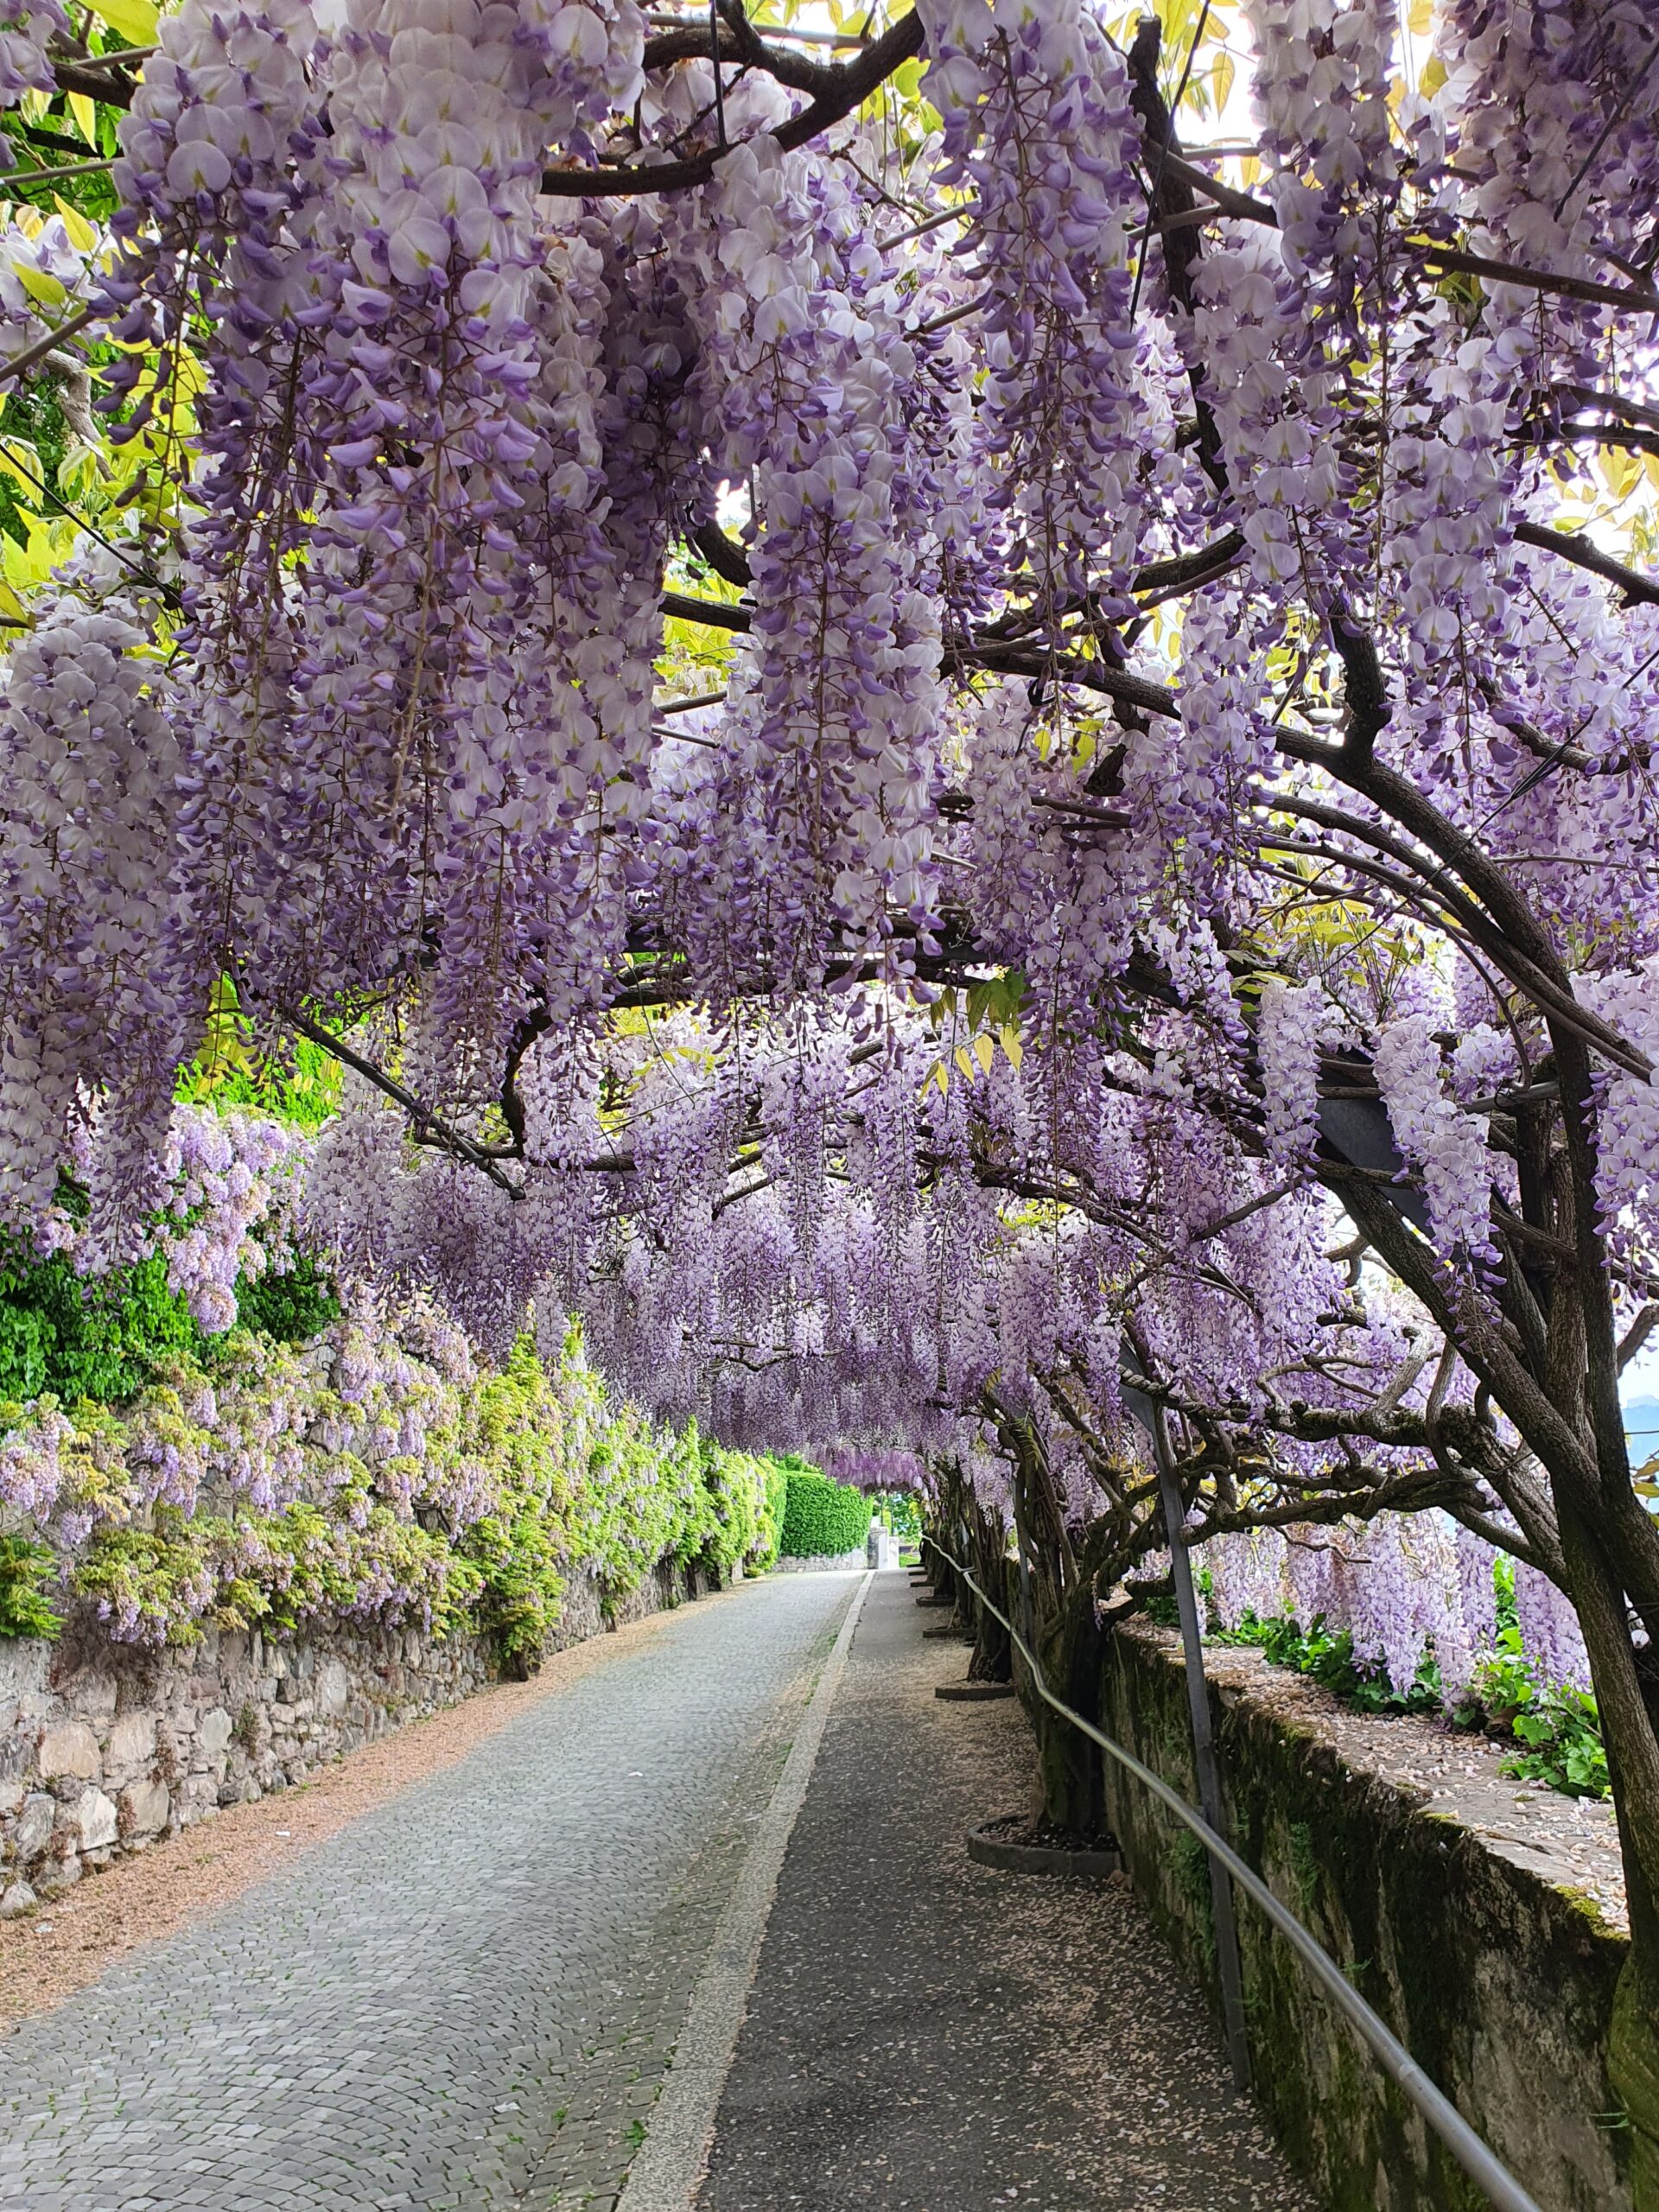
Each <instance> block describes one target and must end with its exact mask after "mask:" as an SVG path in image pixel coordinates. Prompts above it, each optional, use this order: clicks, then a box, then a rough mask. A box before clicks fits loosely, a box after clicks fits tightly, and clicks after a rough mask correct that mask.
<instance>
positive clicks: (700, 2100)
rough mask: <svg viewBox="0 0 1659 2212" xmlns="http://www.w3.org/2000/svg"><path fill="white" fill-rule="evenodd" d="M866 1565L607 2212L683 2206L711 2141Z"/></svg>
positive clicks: (864, 1585)
mask: <svg viewBox="0 0 1659 2212" xmlns="http://www.w3.org/2000/svg"><path fill="white" fill-rule="evenodd" d="M872 1572H873V1570H872V1569H870V1568H868V1567H867V1568H866V1569H865V1572H864V1578H863V1580H862V1581H861V1582H860V1584H859V1586H858V1588H857V1589H856V1590H855V1592H854V1593H853V1602H852V1604H851V1605H849V1607H848V1609H847V1618H846V1619H845V1620H844V1621H842V1624H841V1633H840V1635H839V1636H837V1637H836V1641H835V1645H834V1648H833V1649H831V1651H830V1654H829V1658H828V1659H826V1660H825V1662H824V1666H823V1674H822V1675H819V1677H818V1686H817V1688H816V1689H815V1690H814V1691H813V1693H812V1696H811V1699H810V1702H809V1703H808V1705H807V1708H806V1710H805V1712H804V1713H803V1714H802V1715H801V1725H800V1726H799V1728H798V1730H797V1732H796V1735H795V1740H794V1742H793V1743H792V1744H791V1746H790V1751H789V1757H788V1758H787V1759H785V1762H784V1770H783V1772H782V1774H781V1775H780V1776H779V1778H778V1786H777V1788H776V1789H774V1790H773V1791H772V1798H771V1802H769V1803H768V1805H767V1807H766V1811H765V1812H764V1813H762V1815H760V1825H759V1826H758V1827H757V1828H756V1830H755V1834H754V1840H753V1843H751V1844H750V1846H749V1847H748V1850H747V1852H746V1853H744V1858H743V1864H742V1866H741V1868H740V1869H739V1871H738V1877H737V1880H736V1883H735V1884H734V1886H733V1890H732V1894H731V1896H730V1897H728V1899H727V1901H726V1904H725V1908H724V1910H722V1911H721V1916H720V1921H719V1924H718V1925H717V1926H716V1928H715V1935H714V1941H713V1943H712V1944H711V1946H710V1948H709V1957H708V1960H707V1961H706V1963H705V1964H704V1966H703V1969H702V1973H701V1974H699V1975H698V1977H697V1981H696V1987H695V1988H694V1989H693V1990H692V1992H691V2002H690V2005H689V2006H688V2008H687V2011H686V2015H685V2025H684V2026H683V2028H682V2029H681V2031H680V2035H679V2040H678V2042H677V2044H675V2046H674V2063H673V2064H672V2065H671V2067H670V2068H669V2070H668V2072H667V2074H666V2075H664V2078H663V2088H662V2094H661V2095H660V2096H659V2097H658V2100H657V2102H656V2104H655V2105H654V2106H653V2107H652V2111H651V2113H650V2115H649V2132H648V2133H647V2134H646V2136H645V2141H644V2142H643V2143H642V2144H641V2145H640V2146H639V2151H638V2152H637V2153H636V2155H635V2158H634V2160H633V2164H632V2165H631V2166H630V2167H629V2168H628V2177H627V2179H626V2182H625V2183H623V2185H622V2194H621V2195H620V2196H619V2197H618V2199H617V2202H616V2212H690V2208H691V2207H692V2206H693V2205H695V2204H696V2199H697V2191H698V2190H699V2189H700V2188H701V2187H702V2176H703V2169H704V2167H705V2166H706V2164H707V2163H708V2158H709V2148H710V2146H711V2145H712V2143H713V2141H714V2134H715V2113H717V2112H718V2111H719V2109H720V2099H721V2091H722V2090H723V2089H724V2088H725V2087H726V2076H727V2075H728V2073H730V2071H731V2066H732V2060H733V2057H734V2056H735V2054H736V2050H737V2038H738V2036H739V2033H740V2032H741V2029H742V2026H743V2018H744V2014H745V2013H746V2012H747V2010H748V2002H749V1991H750V1989H751V1987H752V1986H753V1982H754V1977H755V1972H756V1969H757V1968H758V1967H759V1966H760V1946H761V1943H762V1942H763V1941H764V1940H765V1937H766V1923H767V1921H768V1920H769V1919H770V1918H771V1917H772V1903H773V1900H774V1899H775V1897H777V1894H778V1877H779V1874H780V1873H781V1872H783V1865H784V1853H785V1851H786V1850H787V1849H788V1847H789V1839H790V1835H791V1832H792V1831H793V1829H794V1826H795V1821H796V1816H797V1815H798V1813H799V1812H800V1809H801V1807H802V1805H803V1804H804V1802H805V1799H806V1786H807V1783H809V1782H810V1780H811V1778H812V1768H813V1765H814V1763H815V1762H816V1760H817V1756H818V1745H819V1744H820V1743H821V1742H822V1740H823V1727H824V1723H825V1721H826V1720H828V1719H829V1708H830V1707H831V1706H832V1705H833V1704H834V1703H835V1701H836V1690H837V1688H839V1687H840V1684H841V1678H842V1674H843V1673H844V1672H845V1671H846V1666H847V1654H848V1652H849V1649H851V1647H852V1641H853V1632H854V1630H855V1629H856V1628H857V1626H858V1617H859V1614H860V1613H861V1611H862V1610H863V1606H864V1599H865V1597H866V1595H867V1593H868V1590H869V1586H870V1577H871V1573H872Z"/></svg>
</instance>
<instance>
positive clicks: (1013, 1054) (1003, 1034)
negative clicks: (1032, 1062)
mask: <svg viewBox="0 0 1659 2212" xmlns="http://www.w3.org/2000/svg"><path fill="white" fill-rule="evenodd" d="M997 1035H998V1037H999V1038H1000V1039H1001V1042H1002V1049H1003V1051H1004V1052H1006V1053H1007V1056H1008V1065H1009V1066H1010V1067H1011V1068H1013V1069H1014V1071H1016V1073H1017V1072H1018V1071H1019V1066H1020V1060H1021V1058H1023V1056H1024V1053H1025V1047H1024V1046H1023V1045H1021V1043H1020V1032H1019V1030H1018V1029H1017V1028H1015V1027H1014V1024H1013V1022H1009V1023H1008V1025H1007V1027H1006V1028H1004V1029H999V1030H998V1031H997Z"/></svg>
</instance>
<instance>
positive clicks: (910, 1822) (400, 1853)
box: [0, 1575, 1306, 2212]
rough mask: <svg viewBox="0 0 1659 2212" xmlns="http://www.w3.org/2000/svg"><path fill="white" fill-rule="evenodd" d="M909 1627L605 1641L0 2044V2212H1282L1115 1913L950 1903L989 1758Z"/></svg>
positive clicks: (902, 1601)
mask: <svg viewBox="0 0 1659 2212" xmlns="http://www.w3.org/2000/svg"><path fill="white" fill-rule="evenodd" d="M860 1607H861V1608H862V1610H861V1611H858V1610H857V1609H858V1608H860ZM855 1614H856V1618H855ZM918 1618H919V1617H918V1615H917V1613H916V1611H915V1610H914V1608H913V1606H912V1604H911V1598H910V1592H909V1590H908V1588H907V1587H906V1585H905V1583H904V1580H903V1579H902V1578H901V1577H899V1576H897V1575H882V1576H878V1577H874V1578H873V1579H871V1580H869V1581H868V1583H867V1582H866V1580H865V1578H862V1577H857V1576H844V1575H833V1576H832V1575H823V1576H816V1575H815V1576H791V1577H779V1578H777V1579H775V1580H769V1581H766V1582H762V1583H760V1584H751V1585H747V1586H741V1587H740V1588H738V1589H736V1590H734V1591H732V1592H728V1593H725V1594H724V1595H722V1596H721V1597H718V1598H715V1599H706V1600H703V1601H702V1602H700V1603H699V1604H697V1605H694V1606H690V1607H686V1608H684V1609H683V1610H681V1611H678V1612H676V1613H674V1614H672V1615H671V1616H669V1617H667V1618H664V1620H663V1621H662V1622H661V1624H660V1626H659V1628H658V1629H657V1630H655V1631H654V1632H653V1633H652V1634H651V1635H650V1636H648V1637H641V1638H639V1640H637V1641H635V1640H632V1639H619V1648H618V1649H616V1651H615V1652H614V1655H613V1656H605V1657H604V1658H603V1659H602V1660H601V1663H599V1664H597V1665H595V1666H594V1667H593V1668H591V1669H588V1671H586V1672H585V1673H584V1674H583V1675H581V1676H580V1677H579V1678H578V1679H576V1680H575V1681H572V1682H571V1683H569V1685H568V1686H565V1687H563V1688H556V1689H555V1690H553V1691H552V1692H551V1693H550V1694H549V1695H548V1696H547V1697H546V1698H545V1699H543V1700H541V1701H540V1702H538V1703H537V1704H536V1705H535V1706H533V1707H531V1708H530V1709H528V1710H527V1711H526V1712H524V1713H523V1714H522V1715H520V1716H519V1717H518V1718H517V1719H514V1720H512V1722H511V1723H510V1724H509V1725H508V1726H506V1727H505V1729H504V1730H503V1731H502V1732H500V1733H499V1734H498V1735H495V1736H493V1737H491V1738H487V1739H486V1740H485V1741H484V1742H482V1743H480V1745H478V1747H477V1748H476V1749H474V1751H472V1752H471V1753H470V1754H469V1755H468V1756H467V1758H464V1759H463V1760H461V1762H460V1763H459V1764H456V1765H454V1766H452V1767H449V1768H448V1769H446V1770H443V1771H442V1772H441V1773H439V1774H436V1775H434V1776H432V1777H429V1778H428V1779H427V1780H425V1781H423V1782H421V1783H416V1785H414V1786H413V1787H411V1788H410V1789H406V1790H404V1792H403V1793H402V1794H401V1795H400V1796H397V1797H396V1798H395V1799H393V1800H392V1801H391V1802H389V1803H386V1804H384V1805H382V1806H380V1807H378V1808H377V1809H375V1810H373V1811H372V1812H369V1813H367V1814H365V1815H364V1816H363V1817H362V1818H361V1819H359V1820H358V1821H356V1822H355V1823H354V1824H353V1826H351V1827H349V1828H346V1829H345V1830H344V1831H343V1832H341V1833H340V1834H337V1835H335V1836H334V1837H333V1838H332V1839H330V1840H328V1841H327V1842H325V1843H323V1844H321V1845H319V1846H317V1847H315V1848H314V1849H311V1850H309V1851H308V1852H306V1853H304V1854H303V1855H302V1856H301V1857H299V1858H297V1859H296V1861H295V1862H294V1863H292V1864H291V1865H289V1866H286V1867H284V1869H283V1871H282V1872H280V1873H279V1874H277V1876H275V1877H274V1878H270V1879H268V1880H266V1881H264V1882H263V1883H262V1884H261V1885H259V1886H258V1887H257V1888H254V1889H251V1890H249V1891H246V1892H245V1894H244V1895H243V1896H242V1897H239V1898H238V1900H237V1901H236V1902H234V1903H233V1904H230V1905H228V1906H227V1907H226V1908H224V1909H223V1910H219V1911H218V1912H216V1913H215V1914H213V1916H212V1917H210V1918H208V1919H207V1920H204V1921H202V1922H200V1923H198V1924H196V1925H195V1926H194V1927H191V1928H189V1929H185V1930H183V1931H181V1932H180V1933H178V1934H175V1935H174V1936H169V1937H168V1938H166V1939H165V1940H163V1941H162V1942H157V1943H156V1944H153V1945H152V1946H150V1947H149V1948H147V1949H144V1950H143V1951H141V1952H138V1953H137V1954H136V1955H133V1956H132V1957H131V1958H130V1960H128V1961H124V1962H123V1963H122V1964H120V1965H119V1966H118V1967H114V1968H113V1969H111V1971H110V1972H109V1973H107V1974H105V1976H104V1978H103V1979H102V1980H100V1981H99V1982H98V1983H97V1984H95V1985H94V1986H92V1987H90V1988H88V1989H86V1990H83V1991H82V1992H80V1993H79V1994H78V1995H76V1996H74V1997H72V1998H70V1999H67V2000H66V2001H65V2002H64V2003H63V2004H61V2005H59V2006H58V2007H57V2008H56V2009H55V2010H54V2011H52V2012H45V2013H41V2014H39V2015H37V2016H35V2017H34V2018H30V2019H27V2020H25V2021H24V2022H23V2023H22V2024H21V2025H20V2026H19V2027H18V2028H17V2030H16V2031H15V2032H14V2033H13V2034H11V2035H10V2036H8V2037H4V2038H3V2039H0V2206H3V2207H5V2208H7V2209H8V2212H11V2208H16V2212H194V2208H198V2207H200V2208H212V2212H232V2208H234V2212H613V2208H614V2207H616V2206H617V2205H618V2204H619V2202H620V2205H621V2207H622V2212H690V2206H691V2204H692V2202H693V2201H694V2192H698V2193H699V2195H700V2202H701V2205H702V2209H703V2212H784V2208H789V2207H807V2208H810V2212H855V2209H856V2212H863V2208H866V2207H870V2208H874V2207H881V2208H885V2212H991V2208H993V2207H1000V2206H1006V2205H1012V2204H1023V2205H1026V2206H1028V2207H1030V2208H1032V2212H1118V2208H1119V2207H1122V2212H1128V2208H1129V2207H1131V2206H1134V2207H1136V2208H1139V2207H1141V2206H1143V2205H1147V2204H1149V2203H1155V2204H1157V2205H1159V2206H1160V2207H1162V2208H1164V2212H1251V2208H1255V2207H1256V2206H1268V2205H1271V2206H1273V2207H1274V2208H1275V2212H1281V2208H1282V2212H1295V2208H1300V2207H1302V2206H1303V2205H1305V2204H1306V2199H1305V2198H1304V2197H1303V2196H1302V2195H1301V2193H1300V2190H1299V2188H1298V2186H1297V2184H1296V2183H1294V2180H1293V2179H1292V2178H1291V2177H1290V2176H1289V2174H1288V2173H1287V2171H1286V2170H1285V2169H1284V2168H1283V2166H1282V2165H1281V2163H1280V2161H1279V2160H1278V2158H1277V2157H1276V2156H1275V2154H1274V2152H1272V2151H1271V2150H1270V2148H1269V2147H1268V2145H1267V2143H1266V2142H1265V2140H1264V2139H1263V2138H1262V2133H1261V2131H1260V2128H1259V2125H1258V2123H1257V2122H1256V2121H1255V2119H1254V2117H1253V2116H1252V2114H1251V2113H1249V2110H1248V2108H1241V2107H1236V2106H1235V2105H1232V2104H1230V2101H1229V2100H1228V2098H1227V2096H1226V2094H1225V2091H1224V2087H1223V2083H1224V2073H1223V2068H1222V2063H1221V2060H1220V2056H1219V2054H1218V2050H1217V2044H1216V2039H1215V2037H1214V2035H1213V2032H1212V2031H1211V2028H1210V2026H1209V2024H1208V2021H1207V2019H1205V2017H1204V2015H1203V2012H1202V2007H1201V2004H1200V2001H1199V2000H1198V1998H1197V1997H1196V1995H1195V1994H1194V1993H1192V1992H1191V1991H1190V1989H1188V1988H1187V1987H1186V1986H1185V1984H1184V1983H1182V1982H1181V1980H1179V1977H1178V1976H1177V1975H1176V1974H1175V1972H1174V1969H1173V1967H1171V1965H1170V1964H1169V1962H1168V1961H1167V1959H1166V1956H1165V1955H1164V1954H1163V1953H1162V1952H1161V1951H1160V1949H1159V1948H1158V1947H1157V1945H1156V1943H1155V1941H1154V1938H1153V1937H1152V1936H1151V1934H1150V1932H1149V1931H1148V1930H1147V1927H1146V1925H1145V1923H1144V1922H1143V1920H1142V1919H1141V1916H1140V1914H1139V1912H1138V1910H1136V1908H1135V1905H1134V1903H1133V1900H1132V1899H1130V1898H1129V1897H1128V1896H1127V1894H1125V1893H1123V1892H1122V1891H1109V1892H1104V1891H1088V1892H1073V1891H1071V1885H1069V1884H1067V1885H1059V1886H1058V1887H1057V1886H1056V1885H1052V1884H1042V1883H1038V1884H1036V1885H1031V1884H1019V1883H1014V1884H1013V1885H1011V1884H1010V1881H1009V1878H1006V1877H1002V1876H998V1875H995V1874H991V1873H988V1872H985V1871H984V1870H982V1869H980V1868H977V1867H972V1866H969V1865H968V1863H967V1860H966V1858H965V1855H964V1854H963V1851H962V1834H963V1827H964V1826H965V1825H966V1822H967V1818H968V1816H969V1815H974V1816H976V1817H977V1816H982V1815H983V1814H984V1813H986V1812H990V1811H997V1810H1001V1809H1003V1808H1004V1807H1005V1804H1006V1803H1007V1802H1018V1793H1019V1792H1020V1789H1022V1788H1023V1782H1022V1780H1021V1777H1022V1774H1023V1772H1024V1770H1025V1769H1026V1768H1027V1766H1028V1763H1029V1750H1028V1742H1027V1738H1025V1737H1024V1736H1023V1734H1022V1733H1021V1724H1020V1721H1019V1719H1018V1717H1017V1715H1015V1714H1014V1713H1013V1712H1012V1711H1011V1709H1010V1708H1009V1707H1007V1706H1001V1707H974V1706H953V1705H945V1704H941V1703H937V1702H935V1700H933V1698H932V1695H931V1691H932V1687H933V1684H934V1683H935V1682H936V1681H943V1680H948V1679H950V1677H951V1676H952V1675H955V1674H957V1673H959V1672H960V1669H961V1653H960V1651H959V1650H957V1649H954V1648H953V1647H951V1646H950V1645H948V1644H944V1643H938V1642H933V1643H925V1642H923V1640H922V1638H921V1636H920V1632H919V1627H918ZM820 1738H822V1740H821V1741H820ZM1011 1790H1012V1791H1014V1793H1015V1794H1014V1796H1013V1797H1012V1798H1010V1791H1011ZM797 1816H798V1817H797ZM774 1891H775V1902H774ZM768 1914H770V1917H769V1918H768ZM763 1937H764V1942H763ZM757 1961H758V1972H757V1970H756V1969H757ZM746 2001H747V2006H748V2018H747V2023H746V2024H741V2021H742V2013H743V2009H744V2005H745V2003H746ZM740 2024H741V2034H740V2033H739V2028H740ZM734 2039H735V2046H736V2053H735V2059H734V2060H733V2056H732V2050H733V2044H734ZM677 2045H678V2046H679V2063H678V2065H677V2067H675V2068H674V2069H672V2071H671V2070H670V2069H671V2060H672V2059H673V2058H674V2056H675V2054H676V2046H677ZM728 2065H729V2069H730V2070H729V2073H728ZM665 2077H666V2079H667V2088H666V2090H665V2091H664V2080H665ZM659 2092H662V2093H663V2094H662V2096H661V2101H660V2103H659V2102H658V2097H659ZM711 2139H712V2151H710V2141H711ZM642 2143H648V2145H649V2147H648V2149H647V2150H646V2152H645V2155H644V2156H640V2157H637V2156H636V2154H637V2153H638V2152H639V2147H640V2145H641V2144H642ZM705 2163H706V2164H707V2172H706V2176H704V2174H703V2169H704V2165H705ZM631 2168H632V2172H631V2171H630V2169H631Z"/></svg>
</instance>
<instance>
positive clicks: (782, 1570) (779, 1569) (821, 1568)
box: [772, 1544, 869, 1574]
mask: <svg viewBox="0 0 1659 2212" xmlns="http://www.w3.org/2000/svg"><path fill="white" fill-rule="evenodd" d="M868 1564H869V1562H868V1560H866V1558H865V1556H864V1547H863V1545H862V1544H861V1545H860V1546H859V1548H858V1549H857V1550H856V1551H855V1552H814V1553H813V1554H811V1555H810V1557H809V1558H804V1559H802V1558H794V1557H791V1555H790V1554H787V1553H785V1554H784V1556H783V1557H782V1558H780V1559H776V1560H773V1561H772V1573H774V1574H862V1573H863V1572H864V1569H865V1567H867V1566H868Z"/></svg>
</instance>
